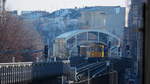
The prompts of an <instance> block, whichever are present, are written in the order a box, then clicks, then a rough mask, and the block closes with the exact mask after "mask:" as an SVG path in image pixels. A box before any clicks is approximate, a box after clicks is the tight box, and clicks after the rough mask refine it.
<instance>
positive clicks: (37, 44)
mask: <svg viewBox="0 0 150 84" xmlns="http://www.w3.org/2000/svg"><path fill="white" fill-rule="evenodd" d="M0 15H1V16H2V17H0V19H1V20H0V62H12V59H13V58H15V61H17V62H22V61H35V59H36V57H38V58H41V57H42V52H36V53H34V51H36V50H42V49H43V42H42V40H41V37H40V35H39V34H38V32H36V30H34V28H33V26H32V25H31V24H28V23H27V22H24V21H23V20H21V19H20V18H19V17H18V16H13V15H11V14H10V13H7V12H5V13H4V12H3V13H1V14H0Z"/></svg>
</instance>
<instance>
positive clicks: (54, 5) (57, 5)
mask: <svg viewBox="0 0 150 84" xmlns="http://www.w3.org/2000/svg"><path fill="white" fill-rule="evenodd" d="M125 1H126V0H7V8H8V9H9V10H19V11H21V10H47V11H50V12H52V11H54V10H58V9H61V8H74V7H84V6H111V5H112V6H118V5H120V6H125Z"/></svg>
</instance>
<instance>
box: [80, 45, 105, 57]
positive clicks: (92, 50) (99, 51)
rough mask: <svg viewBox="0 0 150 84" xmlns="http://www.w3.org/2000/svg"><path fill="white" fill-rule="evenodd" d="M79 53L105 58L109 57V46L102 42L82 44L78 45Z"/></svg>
mask: <svg viewBox="0 0 150 84" xmlns="http://www.w3.org/2000/svg"><path fill="white" fill-rule="evenodd" d="M78 48H79V49H78V51H79V53H78V54H79V55H80V56H86V57H89V58H92V57H93V58H94V57H96V58H97V57H98V58H104V57H108V47H107V45H104V44H101V43H95V44H89V45H80V46H79V47H78Z"/></svg>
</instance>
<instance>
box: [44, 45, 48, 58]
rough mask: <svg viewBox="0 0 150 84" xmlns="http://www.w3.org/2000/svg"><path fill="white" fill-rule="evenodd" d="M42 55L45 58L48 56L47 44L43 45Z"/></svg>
mask: <svg viewBox="0 0 150 84" xmlns="http://www.w3.org/2000/svg"><path fill="white" fill-rule="evenodd" d="M44 57H45V59H47V57H48V45H45V46H44Z"/></svg>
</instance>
